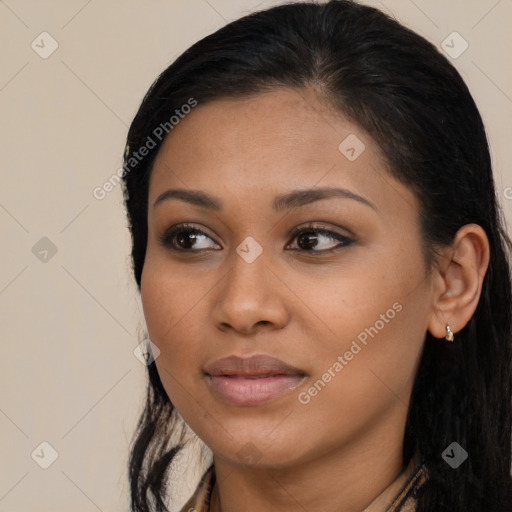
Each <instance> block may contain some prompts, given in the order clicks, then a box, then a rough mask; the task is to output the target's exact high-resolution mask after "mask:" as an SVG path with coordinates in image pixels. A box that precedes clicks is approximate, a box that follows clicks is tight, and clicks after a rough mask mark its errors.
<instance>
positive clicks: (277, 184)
mask: <svg viewBox="0 0 512 512" xmlns="http://www.w3.org/2000/svg"><path fill="white" fill-rule="evenodd" d="M347 137H350V138H349V139H348V142H345V143H343V144H341V150H340V143H342V141H344V140H345V139H347ZM355 137H357V139H356V138H355ZM358 140H359V142H358ZM361 142H362V143H363V144H364V151H362V152H361V149H362V148H363V146H362V145H361ZM351 148H354V151H352V150H351ZM359 153H360V154H359ZM354 157H356V158H354ZM327 187H333V188H341V189H344V190H345V191H348V192H345V193H343V194H341V195H333V196H330V197H326V198H323V199H321V200H315V201H312V202H305V201H304V203H305V204H301V201H296V202H295V203H292V207H291V208H287V209H277V210H276V209H274V207H273V203H274V199H275V198H276V196H279V195H283V194H289V193H291V192H292V191H294V190H310V189H311V190H313V191H315V190H318V189H322V188H327ZM169 189H182V190H185V191H201V192H203V193H205V194H208V195H209V196H212V197H213V198H215V201H216V202H217V203H219V205H220V206H219V207H218V208H217V209H213V208H210V207H208V205H198V204H194V203H192V202H188V201H185V200H184V199H178V198H176V197H167V198H166V199H161V200H160V201H158V202H157V204H155V202H156V201H157V198H159V197H160V196H161V194H163V193H164V192H166V191H168V190H169ZM281 204H284V203H281ZM418 212H419V206H418V201H417V200H416V198H415V196H414V194H413V193H412V191H411V190H410V189H409V188H407V187H406V186H404V185H403V184H402V183H400V182H398V181H397V180H395V179H394V178H392V177H391V175H390V174H388V173H387V172H386V170H385V161H384V159H383V156H382V154H381V153H380V151H379V148H378V146H377V145H376V143H375V142H374V141H373V140H372V139H371V138H370V136H369V135H368V134H367V133H366V132H365V131H363V130H362V129H361V128H360V127H359V126H357V125H356V124H354V123H352V122H350V121H349V120H348V119H346V118H344V117H343V116H342V115H340V114H339V113H337V112H334V111H333V110H331V109H329V108H328V107H327V106H326V105H325V104H324V103H323V102H322V101H320V100H319V97H318V96H317V95H316V93H315V92H314V91H313V90H311V89H301V90H291V89H280V90H274V91H272V92H267V93H264V94H258V95H255V96H252V97H246V98H238V99H225V100H217V101H214V102H211V103H207V104H204V105H201V104H199V105H198V106H197V107H196V108H195V109H194V110H193V111H192V112H191V113H190V114H189V115H188V116H187V117H186V118H185V119H183V120H182V121H180V123H179V125H177V126H176V127H175V128H174V129H173V131H172V132H171V133H170V134H169V136H168V137H167V138H166V140H165V141H164V143H163V145H162V147H161V148H160V150H159V153H158V155H157V158H156V160H155V164H154V168H153V171H152V175H151V179H150V187H149V203H148V243H147V252H146V258H145V262H144V268H143V273H142V282H141V297H142V304H143V309H144V315H145V319H146V323H147V327H148V334H149V337H150V339H151V340H152V342H153V343H154V344H155V345H156V346H157V347H158V348H159V349H160V351H161V354H160V356H159V357H158V358H157V359H156V366H157V369H158V372H159V375H160V378H161V380H162V383H163V386H164V388H165V390H166V392H167V394H168V395H169V398H170V400H171V401H172V403H173V404H174V406H175V407H176V409H177V410H178V412H179V413H180V414H181V416H182V417H183V419H184V420H185V421H186V422H187V424H188V425H189V426H190V427H191V428H192V430H193V431H194V432H195V433H196V434H197V435H198V436H199V437H200V438H201V439H202V440H203V441H204V442H205V443H206V444H207V445H208V446H209V447H210V448H211V449H212V451H213V453H214V454H215V455H217V456H219V457H221V458H222V459H224V460H227V461H230V462H231V463H232V464H244V465H247V464H258V465H260V466H261V467H285V466H291V465H294V464H298V463H300V462H306V461H308V460H311V458H313V457H317V456H318V455H319V454H322V453H324V454H325V453H330V452H332V451H333V450H337V451H340V450H349V449H351V448H353V445H354V443H356V442H360V440H361V439H362V438H363V437H364V436H365V435H366V437H367V445H366V446H367V448H369V447H376V446H377V445H378V444H379V443H380V444H382V441H383V439H384V438H386V439H387V440H388V441H390V440H391V439H392V438H393V441H394V442H395V444H397V443H398V442H399V438H400V437H401V436H402V432H403V425H404V423H405V417H406V413H407V404H408V401H409V395H410V391H411V388H412V383H413V379H414V375H415V372H416V368H417V364H418V361H419V356H420V352H421V348H422V344H423V341H424V337H425V333H426V330H427V324H428V318H429V313H430V312H429V293H431V292H430V286H429V280H428V278H427V271H426V268H425V262H424V257H423V253H422V251H421V234H420V228H419V223H418ZM183 223H187V224H190V225H192V227H193V228H195V229H197V230H199V231H200V233H196V237H195V238H194V237H193V236H191V235H190V233H187V232H186V231H185V232H181V233H178V235H177V236H175V237H174V238H170V239H169V238H168V239H167V240H168V245H164V244H162V243H161V242H160V239H161V238H162V237H163V236H164V234H165V233H166V231H167V230H169V228H170V227H171V226H177V225H181V224H183ZM310 223H311V224H312V227H311V226H310V225H309V224H310ZM301 227H302V228H305V229H306V231H305V233H304V234H302V235H300V234H299V236H294V235H293V233H292V232H293V230H295V229H296V228H301ZM312 230H313V231H312ZM314 230H323V231H314ZM193 234H194V233H192V235H193ZM248 237H249V238H248ZM173 247H174V249H173ZM180 248H181V250H180ZM330 249H332V250H330ZM258 250H261V251H262V252H261V253H260V254H258ZM232 355H234V356H238V357H240V358H247V357H249V356H252V355H267V356H272V357H275V358H278V359H280V360H281V361H283V362H285V363H286V364H287V365H291V366H292V367H294V368H295V369H298V370H299V372H298V373H296V374H295V375H293V376H290V375H288V376H287V377H283V376H281V377H276V376H275V375H274V377H268V378H264V379H249V378H247V375H245V376H241V375H240V374H239V375H238V377H233V376H231V377H216V378H212V377H211V376H210V375H208V374H207V372H206V368H207V367H209V366H210V365H212V363H214V362H215V361H217V360H219V359H221V358H225V357H227V356H232ZM336 363H337V364H336ZM253 370H254V369H253ZM267 370H268V368H267ZM222 390H224V393H222V392H221V391H222ZM370 433H371V435H370ZM390 442H391V441H390ZM372 443H373V444H372ZM369 449H370V448H369Z"/></svg>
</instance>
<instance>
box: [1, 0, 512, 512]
mask: <svg viewBox="0 0 512 512" xmlns="http://www.w3.org/2000/svg"><path fill="white" fill-rule="evenodd" d="M279 3H282V2H279V1H264V2H259V1H257V0H243V1H237V2H235V1H233V0H208V1H206V0H172V1H171V0H168V1H163V0H158V1H157V0H155V1H152V2H142V1H134V0H123V1H117V2H114V1H113V0H102V1H99V0H89V1H87V0H68V1H64V0H61V1H57V0H51V1H46V2H37V1H35V0H33V1H29V0H0V43H1V54H0V55H1V57H0V58H1V65H0V116H1V120H2V123H1V128H0V130H1V134H0V159H1V172H2V187H1V189H0V224H1V229H2V251H1V254H2V264H1V266H0V309H1V312H2V322H1V329H2V343H1V353H0V355H1V357H0V389H1V396H0V434H1V435H0V461H1V462H0V510H1V511H6V512H7V511H9V512H21V511H28V510H30V511H32V512H38V511H52V512H56V511H57V512H59V511H65V510H66V511H67V510H73V511H74V512H93V511H95V510H100V511H103V512H107V511H108V512H110V511H121V510H128V481H127V475H126V462H127V456H128V442H129V441H130V439H131V435H132V432H133V429H134V426H135V422H136V419H137V417H138V413H139V410H140V407H141V406H142V398H143V396H144V390H145V367H144V366H143V364H141V363H140V362H139V360H138V359H136V357H134V354H133V350H134V349H135V348H136V346H137V344H138V342H139V341H140V340H139V339H138V336H139V333H140V331H141V325H143V324H142V322H143V319H142V314H141V308H140V302H139V299H138V297H137V293H136V288H135V286H134V285H133V283H132V278H131V274H130V270H129V252H130V245H129V234H128V231H127V229H126V225H125V214H124V211H123V207H122V197H121V190H120V188H119V187H116V188H115V189H114V190H113V191H111V192H110V193H108V194H107V196H106V197H105V198H104V199H103V200H98V199H96V198H95V197H94V196H93V193H92V192H93V189H94V188H95V187H98V186H101V185H102V184H103V183H104V182H105V181H106V180H107V179H108V178H109V177H110V176H111V175H112V174H114V173H115V172H116V170H117V169H118V168H119V166H120V164H121V155H122V151H123V148H124V140H125V136H126V132H127V127H128V126H129V123H130V121H131V119H132V117H133V115H134V114H135V112H136V109H137V108H138V106H139V103H140V100H141V99H142V96H143V95H144V93H145V92H146V90H147V88H148V87H149V86H150V84H151V83H152V82H153V80H154V79H155V77H156V76H157V74H158V73H159V72H160V71H161V70H163V69H164V68H165V67H166V66H167V65H168V64H170V62H171V61H172V60H174V59H175V58H176V57H177V56H178V55H179V54H180V53H181V52H182V51H184V50H185V49H186V48H187V47H188V46H190V45H191V44H192V43H193V42H195V41H196V40H198V39H199V38H201V37H203V36H205V35H206V34H208V33H210V32H212V31H214V30H215V29H217V28H219V27H221V26H222V25H224V24H225V23H226V21H230V20H232V19H235V18H237V17H239V16H240V15H242V14H244V13H247V12H249V11H251V10H255V9H261V8H264V7H267V6H271V5H277V4H279ZM366 3H369V4H373V5H376V6H379V7H381V8H382V9H384V10H386V11H387V12H390V13H392V14H393V15H394V16H395V17H396V18H397V19H398V20H399V21H401V22H403V23H405V24H406V25H408V26H410V27H411V28H413V29H415V30H416V31H417V32H419V33H420V34H421V35H423V36H424V37H426V38H427V39H429V40H430V41H432V42H434V43H435V44H436V45H438V46H439V47H440V46H441V42H442V41H443V40H444V39H445V38H446V37H447V36H448V35H449V34H450V33H452V32H453V31H457V32H459V33H460V34H461V35H462V36H463V38H464V39H465V40H466V41H467V42H468V43H469V48H468V49H467V50H466V51H465V52H464V53H463V54H462V55H461V56H460V57H458V58H457V59H456V60H453V62H454V64H455V65H456V67H457V68H458V69H459V71H460V72H461V73H462V75H463V77H464V78H465V80H466V81H467V83H468V85H469V88H470V90H471V91H472V93H473V95H474V98H475V100H476V102H477V104H478V105H479V107H480V109H481V113H482V115H483V118H484V122H485V123H486V125H487V129H488V134H489V140H490V143H491V147H492V152H493V158H494V164H495V175H496V182H497V189H498V192H499V196H500V199H501V201H502V203H503V207H504V210H505V213H506V217H507V219H508V221H509V224H510V222H511V221H512V201H511V200H510V199H512V188H507V187H512V167H511V162H512V144H510V139H511V129H510V120H511V114H512V74H511V71H510V65H509V64H507V62H508V63H509V62H510V55H511V54H512V38H511V36H510V20H511V19H512V3H511V2H510V0H500V1H498V0H471V1H469V0H450V1H446V0H414V1H413V0H383V1H382V2H372V1H369V2H366ZM43 31H47V32H48V33H49V34H51V36H52V37H53V38H54V39H55V40H56V41H57V43H58V45H59V46H58V48H57V50H56V51H55V52H54V53H53V54H52V55H51V56H49V57H48V58H46V59H43V58H41V57H40V56H39V54H38V53H36V51H34V50H33V49H32V47H31V43H32V41H34V40H35V44H39V50H40V51H42V50H43V48H41V47H42V46H43V43H41V42H40V41H41V38H40V37H38V36H39V34H41V32H43ZM44 37H45V38H47V37H48V36H44ZM44 41H45V43H44V48H45V49H46V50H45V51H47V50H48V49H49V48H51V47H50V40H49V39H45V40H44ZM36 48H37V47H36ZM43 237H47V238H48V239H49V240H51V242H52V243H53V244H54V246H55V247H56V248H57V252H56V254H54V255H53V256H52V253H51V252H49V253H48V255H47V256H46V259H47V261H45V262H44V261H41V260H40V258H44V257H45V255H44V253H43V252H40V254H39V255H38V257H36V254H34V252H36V253H37V252H38V251H43V250H44V249H45V247H46V246H45V245H44V244H45V243H46V244H47V243H48V242H47V241H46V242H45V241H43V242H39V243H40V244H43V245H41V246H39V245H38V246H36V248H37V250H35V249H34V252H33V249H32V248H33V247H34V246H35V245H36V243H38V241H39V240H40V239H41V238H43ZM43 441H46V442H48V443H50V445H51V446H52V447H53V448H54V449H55V450H56V451H57V452H58V458H57V459H56V460H55V462H54V463H53V464H52V465H51V466H50V467H48V468H47V469H42V468H41V467H40V466H39V465H38V464H37V463H36V461H38V462H41V461H43V460H46V461H48V460H49V459H48V457H49V456H50V450H49V449H48V448H47V447H45V446H43V447H40V446H39V445H40V443H41V442H43ZM34 450H36V451H35V455H34V459H33V458H32V457H31V453H33V452H34ZM194 456H195V455H194V453H192V454H191V457H192V459H193V458H194ZM186 464H187V462H186V461H183V462H182V465H186ZM188 466H189V467H191V472H190V474H189V475H188V476H187V475H186V476H185V477H184V478H183V480H182V482H181V483H180V484H179V488H180V490H181V497H180V498H179V501H178V503H177V505H179V504H180V503H182V502H183V500H184V498H185V497H186V496H187V494H189V493H190V492H191V491H192V489H193V488H194V486H195V483H196V482H195V479H197V476H198V475H199V472H200V470H201V468H200V467H199V466H198V467H195V468H194V466H193V465H192V464H188Z"/></svg>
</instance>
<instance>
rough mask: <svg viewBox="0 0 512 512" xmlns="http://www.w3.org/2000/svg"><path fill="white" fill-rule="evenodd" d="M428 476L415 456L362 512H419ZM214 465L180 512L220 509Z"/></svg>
mask: <svg viewBox="0 0 512 512" xmlns="http://www.w3.org/2000/svg"><path fill="white" fill-rule="evenodd" d="M427 479H428V473H427V469H426V467H425V466H424V465H422V464H419V461H418V458H417V457H414V458H412V459H411V461H410V462H409V464H408V466H407V468H406V469H405V470H404V471H402V473H400V475H399V476H398V477H397V478H396V479H395V480H394V481H393V482H391V484H389V485H388V487H386V489H384V490H383V491H382V492H381V493H380V494H379V495H378V496H377V497H376V498H375V499H374V500H373V501H372V502H371V503H370V504H369V505H368V506H367V507H366V508H365V509H364V510H363V511H362V512H397V511H400V512H415V510H416V499H415V498H414V492H415V491H416V490H417V489H419V488H420V487H421V486H422V485H423V484H424V483H425V482H426V481H427ZM215 483H216V478H215V467H214V465H213V464H212V465H211V466H210V467H209V468H208V469H207V470H206V471H205V473H204V474H203V476H202V477H201V480H200V481H199V484H198V485H197V488H196V490H195V492H194V494H193V495H192V496H191V498H190V499H189V500H188V501H187V502H186V503H185V505H183V507H182V508H181V510H180V512H189V511H190V510H194V511H195V512H218V511H217V509H215V506H216V505H217V503H218V491H217V486H216V485H215ZM210 504H211V505H212V508H211V509H210Z"/></svg>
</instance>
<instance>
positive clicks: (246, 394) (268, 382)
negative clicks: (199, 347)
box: [207, 375, 305, 405]
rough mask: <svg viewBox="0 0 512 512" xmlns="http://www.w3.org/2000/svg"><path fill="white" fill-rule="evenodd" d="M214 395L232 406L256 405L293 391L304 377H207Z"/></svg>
mask: <svg viewBox="0 0 512 512" xmlns="http://www.w3.org/2000/svg"><path fill="white" fill-rule="evenodd" d="M207 377H208V379H207V380H208V382H209V384H210V387H211V389H212V391H213V393H214V394H216V395H217V396H218V397H220V398H221V399H222V400H224V401H226V402H229V403H230V404H234V405H258V404H262V403H264V402H267V401H269V400H271V399H273V398H275V397H278V396H281V395H284V394H285V393H287V392H288V391H291V390H292V389H295V388H296V387H297V386H298V385H299V384H300V383H301V382H302V381H303V380H304V379H305V376H304V375H272V376H269V377H259V378H254V377H253V378H249V377H240V376H232V377H227V376H225V375H219V376H212V375H208V376H207Z"/></svg>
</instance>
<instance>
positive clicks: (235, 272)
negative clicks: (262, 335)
mask: <svg viewBox="0 0 512 512" xmlns="http://www.w3.org/2000/svg"><path fill="white" fill-rule="evenodd" d="M232 259H233V262H232V266H231V268H230V270H229V271H228V272H227V275H226V276H225V277H224V279H222V280H221V283H220V284H219V285H218V286H219V287H218V294H219V295H218V298H217V301H216V303H215V307H214V311H213V321H214V323H215V326H216V327H217V328H218V329H219V330H221V331H229V330H234V331H237V332H238V333H240V334H244V335H250V334H254V333H256V332H257V331H259V330H261V329H268V330H274V329H282V328H283V327H285V326H286V324H287V323H288V319H289V311H288V309H287V303H286V300H285V297H284V294H285V290H286V288H285V286H283V284H282V283H281V281H280V280H279V279H277V278H276V276H275V275H274V273H273V271H272V270H271V269H270V268H269V267H268V265H267V263H268V262H267V259H266V258H265V257H263V255H261V256H260V257H258V258H257V259H256V260H255V261H253V262H252V263H247V262H246V261H245V260H244V259H242V258H241V257H240V256H239V255H238V254H236V253H234V255H233V258H232Z"/></svg>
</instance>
